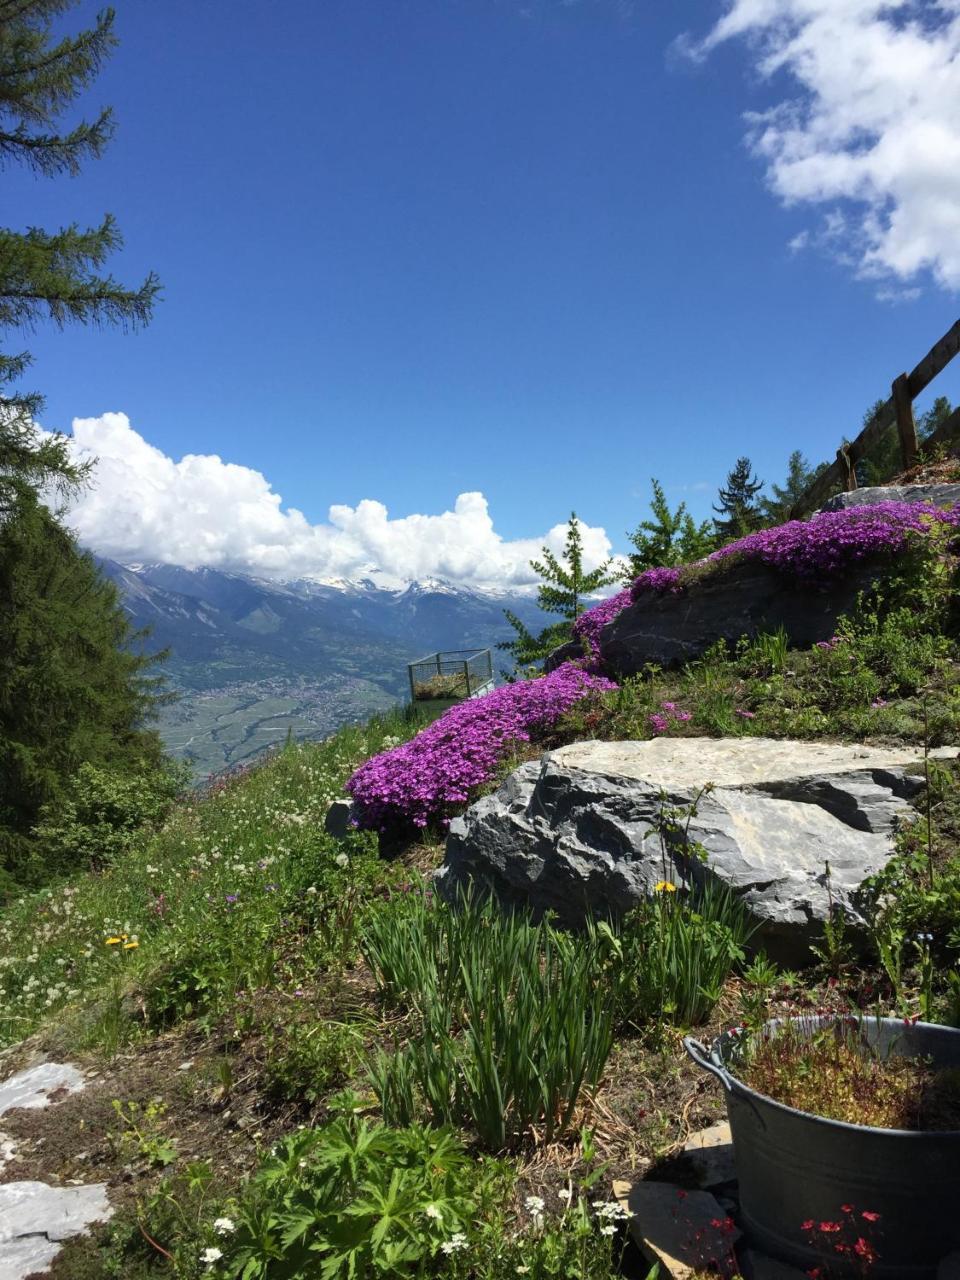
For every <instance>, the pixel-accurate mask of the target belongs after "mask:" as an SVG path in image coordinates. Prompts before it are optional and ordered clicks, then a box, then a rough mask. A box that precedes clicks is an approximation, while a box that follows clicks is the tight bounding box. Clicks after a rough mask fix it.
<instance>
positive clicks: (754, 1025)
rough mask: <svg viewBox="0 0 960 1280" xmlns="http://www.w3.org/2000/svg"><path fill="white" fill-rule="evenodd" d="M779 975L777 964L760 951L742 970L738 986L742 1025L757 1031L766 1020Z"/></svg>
mask: <svg viewBox="0 0 960 1280" xmlns="http://www.w3.org/2000/svg"><path fill="white" fill-rule="evenodd" d="M779 977H780V974H779V971H778V969H777V966H776V965H775V964H773V963H771V961H770V960H768V959H767V957H766V956H765V955H764V954H763V952H760V953H759V954H758V955H756V956H754V957H753V959H752V960H751V962H750V964H749V965H748V966H747V967H746V968H745V969H744V970H743V974H742V985H741V988H740V1010H741V1013H742V1017H743V1025H744V1026H745V1027H746V1028H747V1029H748V1030H750V1031H754V1032H756V1031H759V1030H760V1029H761V1028H762V1027H763V1025H764V1023H765V1022H766V1020H767V1016H768V1014H767V1009H768V1005H769V1002H770V996H771V995H772V993H773V989H774V987H775V986H776V984H777V981H778V979H779Z"/></svg>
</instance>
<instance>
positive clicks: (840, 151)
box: [688, 0, 960, 296]
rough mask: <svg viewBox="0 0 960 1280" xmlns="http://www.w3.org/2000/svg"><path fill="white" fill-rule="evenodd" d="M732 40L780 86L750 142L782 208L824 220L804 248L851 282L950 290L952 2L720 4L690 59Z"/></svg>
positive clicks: (953, 238)
mask: <svg viewBox="0 0 960 1280" xmlns="http://www.w3.org/2000/svg"><path fill="white" fill-rule="evenodd" d="M735 38H742V39H745V40H746V41H747V42H748V44H749V47H750V48H751V50H752V52H753V56H754V58H755V62H756V67H757V70H758V72H759V74H760V75H761V76H762V77H763V78H765V79H767V80H769V81H771V82H774V83H777V84H779V81H775V77H778V75H779V76H782V75H786V76H787V77H789V81H790V84H791V88H790V89H789V90H788V92H787V96H785V97H783V98H782V99H781V101H780V102H778V103H777V104H776V105H774V106H773V107H771V108H770V109H769V110H767V111H763V112H756V113H751V114H750V115H748V117H747V121H748V130H749V134H748V136H749V143H750V146H751V147H752V149H753V150H754V152H755V153H756V154H757V155H758V156H759V157H761V158H762V159H763V160H764V161H765V162H766V165H767V175H768V178H769V182H770V185H771V187H772V189H773V191H774V192H775V193H776V194H777V195H778V196H780V197H781V199H782V200H784V201H785V202H786V203H787V204H810V205H821V206H824V208H825V209H826V210H827V217H826V219H825V220H824V222H823V224H822V226H821V227H820V229H819V230H818V231H814V232H812V233H811V235H810V236H809V237H808V239H809V242H810V243H820V244H821V245H822V246H823V247H825V248H827V249H828V250H830V251H831V252H833V253H834V254H836V255H837V256H839V257H840V258H841V260H842V261H845V262H848V263H850V264H852V265H854V267H855V269H856V271H857V273H858V274H859V275H861V276H865V277H875V278H887V279H893V280H898V281H904V280H913V279H914V278H916V277H918V276H920V275H922V274H923V273H927V272H929V273H931V274H932V276H933V278H934V279H935V280H936V281H937V283H938V284H940V285H941V286H943V287H945V288H947V289H950V290H955V289H960V0H728V3H727V11H726V13H725V14H724V15H723V17H722V18H720V20H719V21H718V22H717V23H716V25H715V26H714V28H713V30H712V31H711V32H710V33H709V35H708V36H707V37H706V39H705V40H703V41H701V42H700V43H699V44H698V45H694V46H692V47H691V46H688V48H690V49H691V51H692V52H693V53H694V54H695V55H696V56H699V57H705V56H707V55H708V54H709V53H710V51H711V50H712V49H714V48H716V47H717V46H718V45H720V44H722V43H723V42H725V41H728V40H732V39H735ZM804 243H806V240H804V238H803V237H797V238H795V239H794V241H793V242H792V245H793V247H794V248H798V247H801V246H802V245H803V244H804ZM899 296H902V295H899Z"/></svg>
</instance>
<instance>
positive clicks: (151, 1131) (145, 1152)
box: [113, 1098, 177, 1169]
mask: <svg viewBox="0 0 960 1280" xmlns="http://www.w3.org/2000/svg"><path fill="white" fill-rule="evenodd" d="M113 1109H114V1111H115V1112H116V1115H117V1118H118V1120H119V1121H120V1122H121V1124H122V1125H123V1128H122V1129H121V1130H120V1132H119V1134H117V1135H116V1142H117V1145H118V1147H119V1150H120V1153H121V1155H126V1156H128V1157H129V1156H131V1155H133V1156H139V1158H140V1159H141V1160H145V1161H146V1163H147V1164H148V1165H150V1166H156V1167H158V1168H161V1169H163V1168H166V1166H167V1165H168V1164H173V1162H174V1160H176V1158H177V1144H176V1142H175V1140H174V1139H173V1138H171V1137H169V1135H168V1134H166V1133H164V1131H163V1123H162V1122H163V1117H164V1115H165V1114H166V1110H167V1108H166V1106H165V1104H164V1103H163V1102H161V1101H159V1099H157V1098H153V1099H151V1100H150V1101H149V1102H147V1103H146V1104H141V1103H139V1102H122V1101H121V1100H120V1099H119V1098H114V1100H113Z"/></svg>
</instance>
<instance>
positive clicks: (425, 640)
mask: <svg viewBox="0 0 960 1280" xmlns="http://www.w3.org/2000/svg"><path fill="white" fill-rule="evenodd" d="M99 563H100V565H101V567H102V568H103V570H104V572H105V573H106V574H107V576H108V577H110V578H111V579H112V580H113V581H114V582H115V583H116V584H117V586H118V587H119V588H120V591H121V593H122V597H123V603H124V606H125V608H126V609H127V611H128V613H129V614H130V618H131V621H132V622H133V624H134V625H135V626H136V627H138V628H140V627H147V628H149V630H150V635H149V639H148V640H147V642H146V646H147V648H152V649H169V651H170V656H169V658H168V660H167V662H166V664H165V667H164V670H165V673H166V675H167V678H168V680H169V683H170V686H171V688H172V689H174V690H175V691H176V692H177V694H178V695H179V696H178V700H177V702H176V703H175V704H174V705H173V706H171V707H168V708H166V709H164V711H163V713H162V716H161V719H160V722H159V728H160V731H161V734H162V736H163V739H164V742H165V743H166V745H167V746H168V748H169V749H170V750H171V751H172V752H173V754H174V755H176V756H178V757H182V758H185V759H189V760H190V761H191V763H192V765H193V767H194V770H195V773H196V775H197V776H198V777H204V776H206V775H207V774H210V773H215V772H218V771H219V770H221V769H224V768H227V767H230V766H233V765H237V764H242V763H247V762H249V761H250V760H252V759H255V758H256V756H258V755H259V754H260V753H261V752H263V751H264V750H265V749H266V748H268V747H270V746H276V745H277V744H278V743H282V742H284V741H285V740H286V737H287V734H288V733H290V734H292V736H293V738H294V739H297V740H300V739H307V738H320V737H324V736H326V735H327V734H328V733H332V732H333V730H334V729H336V728H338V727H339V726H340V725H342V724H345V723H348V722H350V721H358V720H365V719H366V718H368V717H369V716H370V715H371V714H373V713H374V712H376V711H383V710H386V709H387V708H388V707H391V706H393V705H394V704H395V703H396V702H397V701H398V700H399V701H402V700H403V699H404V698H405V697H406V696H407V688H408V686H407V671H406V664H407V663H408V662H410V661H412V660H413V659H415V658H418V657H421V656H422V655H423V654H424V653H427V652H432V651H433V650H436V649H461V648H483V647H488V646H490V647H492V646H493V645H495V644H496V642H497V641H498V640H501V639H504V638H506V637H508V636H509V635H510V634H511V632H510V628H509V626H508V625H507V624H506V623H505V621H504V617H503V611H504V609H511V610H512V611H513V612H514V613H516V614H517V615H518V616H519V617H521V618H522V619H523V620H524V621H525V622H526V623H527V624H528V625H530V626H532V627H540V626H542V625H543V615H542V614H541V613H540V611H539V610H538V609H537V607H536V604H535V603H534V601H533V600H531V599H530V598H528V597H526V596H522V595H519V596H518V595H516V594H509V593H498V592H492V591H491V592H482V591H476V590H469V589H466V588H460V587H456V586H453V585H452V584H450V583H447V582H443V581H439V580H435V581H427V582H422V583H421V582H408V583H400V582H390V581H389V580H384V578H383V575H378V574H377V573H376V572H372V573H371V575H370V576H368V577H365V578H361V579H358V580H356V581H350V580H342V581H336V582H314V581H305V580H301V581H296V582H271V581H266V580H264V579H259V578H254V577H251V576H249V575H244V574H237V573H225V572H221V571H219V570H214V569H184V568H181V567H179V566H177V565H167V564H150V565H135V566H124V565H120V564H117V563H116V562H114V561H110V560H104V559H102V558H100V559H99Z"/></svg>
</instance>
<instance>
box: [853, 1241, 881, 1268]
mask: <svg viewBox="0 0 960 1280" xmlns="http://www.w3.org/2000/svg"><path fill="white" fill-rule="evenodd" d="M853 1252H854V1253H855V1254H856V1255H857V1257H858V1258H862V1259H863V1260H864V1262H870V1263H873V1262H876V1260H877V1251H876V1250H875V1249H874V1247H873V1245H872V1244H871V1243H870V1241H869V1240H864V1238H863V1236H860V1237H859V1238H858V1239H857V1243H856V1244H855V1245H854V1246H853Z"/></svg>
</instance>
